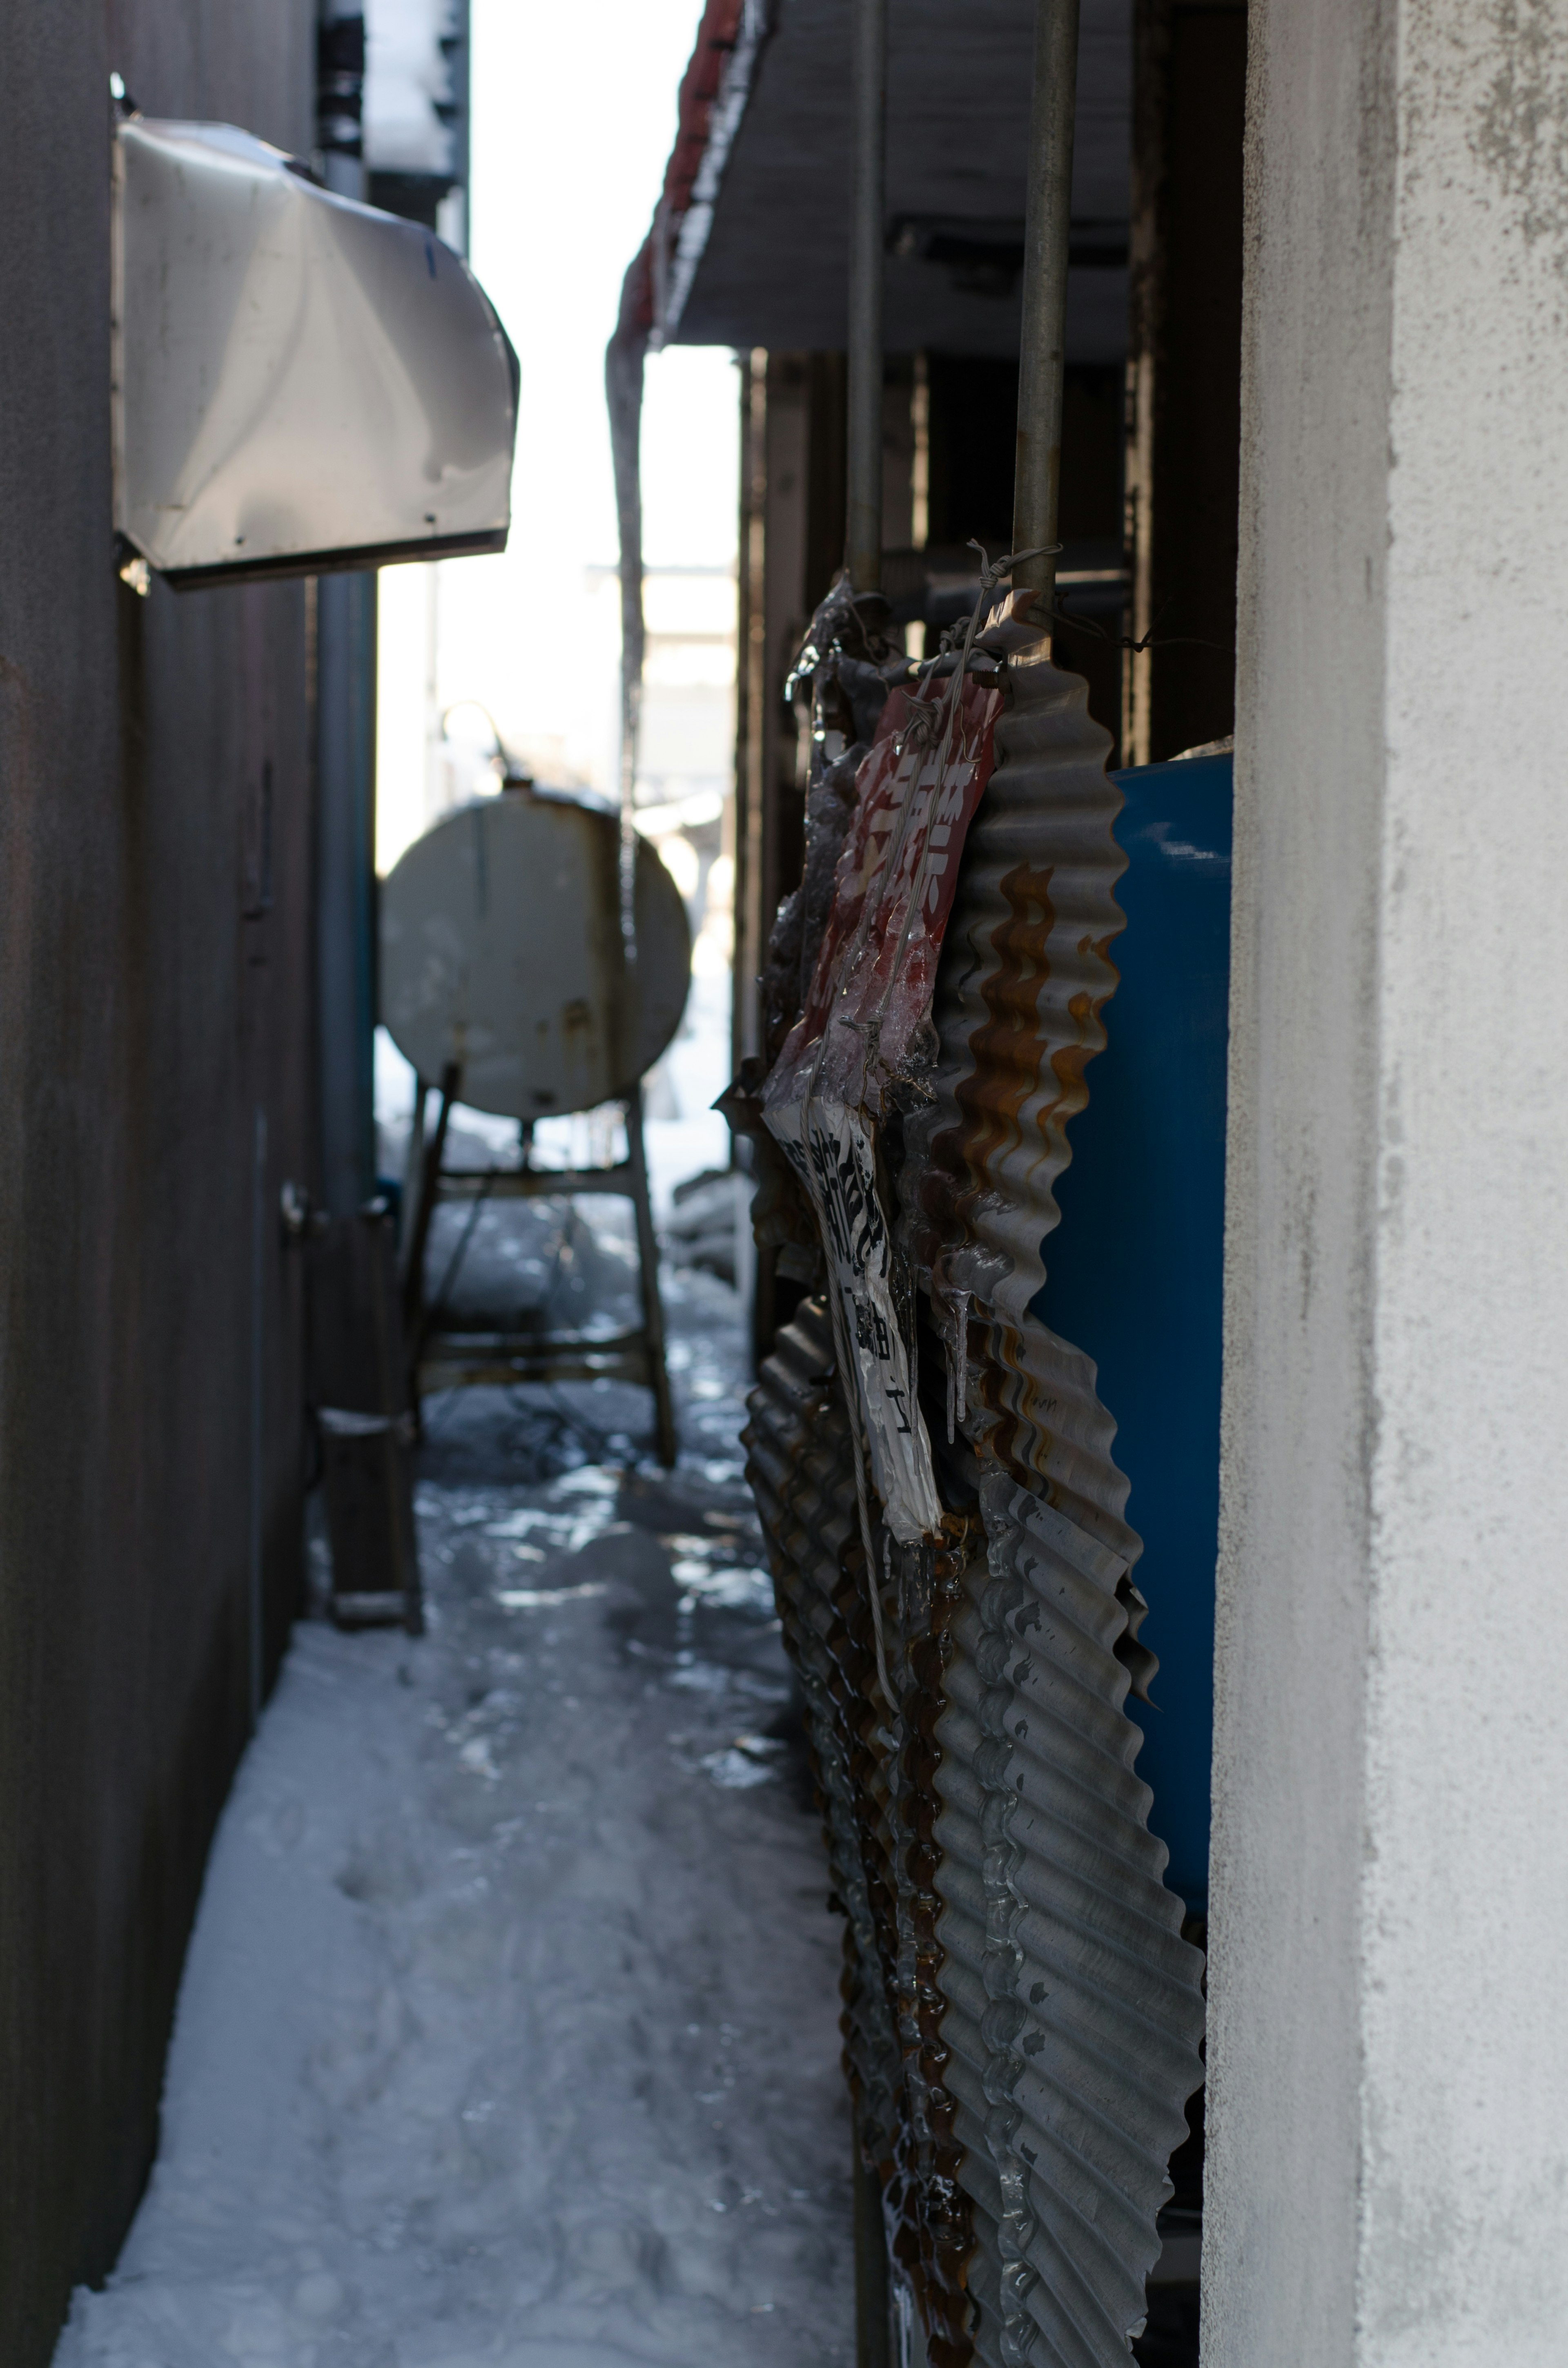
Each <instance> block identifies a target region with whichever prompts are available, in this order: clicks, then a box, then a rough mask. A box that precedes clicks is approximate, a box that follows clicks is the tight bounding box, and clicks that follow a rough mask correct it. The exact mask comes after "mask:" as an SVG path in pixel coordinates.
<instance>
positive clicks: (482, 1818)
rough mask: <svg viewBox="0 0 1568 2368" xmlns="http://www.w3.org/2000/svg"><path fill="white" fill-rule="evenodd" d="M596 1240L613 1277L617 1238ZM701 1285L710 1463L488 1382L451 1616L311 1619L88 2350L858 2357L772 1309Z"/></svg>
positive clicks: (225, 1873)
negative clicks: (786, 1643)
mask: <svg viewBox="0 0 1568 2368" xmlns="http://www.w3.org/2000/svg"><path fill="white" fill-rule="evenodd" d="M568 1222H569V1224H570V1223H571V1221H568ZM572 1233H573V1236H574V1239H573V1247H574V1254H575V1261H576V1263H577V1265H578V1266H579V1269H581V1268H583V1267H585V1268H586V1269H587V1272H586V1274H585V1276H580V1277H578V1278H574V1279H583V1280H585V1281H586V1283H587V1284H588V1286H589V1288H595V1287H596V1286H598V1285H604V1286H605V1287H606V1291H607V1295H608V1294H609V1293H612V1292H613V1289H614V1287H615V1285H616V1282H617V1281H618V1273H617V1265H618V1261H617V1256H616V1253H617V1247H618V1246H617V1244H616V1242H615V1240H614V1238H613V1236H612V1237H611V1238H610V1239H609V1240H608V1243H607V1244H604V1245H601V1244H600V1243H598V1242H597V1241H596V1239H595V1238H594V1237H593V1236H592V1235H588V1234H587V1232H586V1229H585V1227H583V1226H581V1225H578V1224H573V1225H572ZM505 1244H506V1236H505V1235H503V1234H502V1232H501V1230H500V1229H499V1228H498V1229H497V1230H496V1234H495V1236H494V1239H493V1240H492V1242H491V1243H490V1249H491V1254H492V1256H493V1257H494V1255H496V1254H497V1252H498V1249H499V1248H500V1247H504V1246H505ZM512 1247H513V1248H514V1250H516V1248H517V1245H516V1243H515V1242H514V1243H513V1244H512ZM665 1294H666V1300H667V1304H668V1306H669V1312H670V1319H671V1325H672V1333H673V1338H672V1343H671V1364H672V1367H673V1369H674V1374H675V1380H676V1391H677V1395H678V1400H679V1404H680V1412H681V1422H682V1432H683V1440H684V1442H685V1452H684V1453H683V1456H682V1459H681V1463H680V1465H679V1467H678V1469H677V1470H676V1471H675V1472H674V1473H670V1474H664V1473H658V1474H657V1476H655V1477H649V1476H647V1473H648V1470H649V1469H655V1470H656V1467H644V1468H642V1469H639V1468H633V1467H632V1466H631V1465H629V1463H627V1462H626V1461H625V1460H624V1458H625V1447H626V1443H627V1442H626V1440H625V1438H624V1437H620V1438H619V1439H616V1430H617V1426H618V1425H619V1423H621V1422H625V1423H626V1424H627V1425H628V1426H633V1425H642V1423H644V1422H645V1420H646V1401H645V1397H644V1396H643V1394H642V1393H640V1392H635V1391H624V1392H617V1391H615V1390H605V1391H595V1390H594V1389H593V1388H591V1387H586V1386H582V1387H574V1388H562V1389H561V1390H559V1391H558V1392H555V1393H553V1394H551V1395H550V1396H548V1397H544V1396H541V1395H540V1394H537V1393H534V1394H530V1402H529V1403H528V1404H527V1405H526V1406H525V1405H524V1404H523V1403H522V1402H521V1399H520V1396H514V1397H511V1398H508V1397H507V1396H506V1395H503V1394H502V1393H499V1392H493V1391H471V1392H466V1393H455V1394H452V1395H450V1396H449V1397H447V1398H445V1399H442V1400H438V1401H437V1402H436V1403H435V1405H434V1406H433V1407H432V1409H431V1414H430V1422H429V1437H428V1442H427V1445H426V1448H425V1450H424V1452H423V1456H422V1464H421V1476H420V1480H419V1485H418V1493H417V1498H416V1508H417V1514H418V1520H419V1528H420V1543H421V1549H422V1558H423V1562H424V1568H425V1576H426V1587H427V1589H428V1620H429V1627H428V1633H427V1634H426V1635H425V1637H423V1638H422V1639H419V1640H417V1641H411V1640H410V1639H409V1638H407V1637H405V1636H403V1635H401V1634H395V1633H391V1632H387V1631H384V1630H382V1631H377V1632H374V1633H368V1634H358V1635H346V1634H339V1633H337V1632H335V1630H334V1629H332V1628H331V1627H330V1626H329V1625H327V1624H326V1623H325V1622H322V1621H311V1622H304V1623H302V1624H301V1627H300V1628H299V1629H298V1630H297V1632H296V1641H295V1643H294V1645H293V1647H292V1650H291V1652H290V1656H289V1659H288V1662H287V1664H286V1666H285V1668H284V1671H283V1675H282V1678H281V1680H280V1682H279V1684H278V1690H277V1692H276V1694H275V1695H274V1697H273V1700H272V1702H271V1703H270V1704H269V1706H268V1708H267V1712H266V1713H265V1715H264V1718H263V1721H262V1725H261V1729H260V1732H259V1734H258V1736H257V1737H256V1742H255V1744H254V1745H253V1747H252V1748H251V1751H250V1753H249V1756H248V1757H247V1759H246V1760H245V1762H244V1766H243V1768H242V1770H241V1772H240V1777H239V1781H238V1783H237V1785H236V1788H235V1791H234V1793H233V1798H232V1800H231V1802H230V1804H229V1806H228V1809H227V1811H226V1813H225V1816H224V1819H223V1822H222V1827H221V1829H220V1834H219V1839H218V1843H217V1846H216V1850H215V1851H214V1855H213V1858H212V1861H211V1866H210V1873H209V1876H208V1883H207V1888H206V1892H205V1895H204V1898H203V1903H202V1908H201V1913H200V1917H199V1922H198V1925H197V1930H196V1936H195V1941H194V1943H193V1945H192V1949H191V1952H190V1956H189V1960H188V1964H187V1971H186V1976H185V1983H184V1987H183V1990H182V1994H181V1999H180V2007H179V2014H178V2020H177V2024H176V2035H175V2042H174V2049H173V2055H172V2058H171V2062H170V2068H169V2077H168V2087H167V2093H166V2103H165V2119H164V2145H163V2152H162V2154H161V2157H160V2159H159V2162H158V2165H157V2168H156V2170H155V2172H154V2174H153V2181H152V2184H151V2187H150V2190H149V2192H148V2194H147V2197H146V2200H145V2202H144V2203H143V2204H142V2210H141V2213H140V2215H139V2217H138V2219H137V2221H136V2224H135V2226H134V2228H133V2230H132V2233H131V2238H130V2240H129V2242H128V2244H127V2246H126V2248H125V2251H124V2254H123V2256H122V2259H121V2260H120V2263H119V2268H118V2270H117V2271H116V2272H115V2274H114V2276H113V2278H112V2279H111V2281H110V2283H109V2284H108V2288H107V2290H106V2291H105V2292H104V2293H102V2294H78V2296H77V2299H76V2304H75V2307H74V2314H73V2317H72V2320H71V2324H70V2328H69V2329H68V2331H67V2333H66V2335H65V2337H64V2339H63V2340H62V2346H61V2350H60V2352H59V2354H58V2363H59V2368H229V2363H230V2362H235V2363H243V2368H393V2363H395V2368H437V2363H439V2368H481V2363H488V2362H494V2361H500V2360H505V2361H506V2362H526V2361H528V2360H530V2359H533V2358H535V2357H536V2356H537V2357H538V2358H539V2359H540V2360H541V2361H544V2360H548V2361H549V2362H550V2368H622V2363H628V2362H661V2363H663V2362H670V2363H672V2368H674V2363H676V2362H679V2363H681V2368H710V2363H711V2368H730V2363H733V2362H738V2361H744V2362H747V2363H748V2368H749V2363H756V2368H774V2363H778V2368H784V2364H785V2363H790V2368H794V2363H797V2362H804V2361H807V2360H810V2361H812V2362H822V2363H824V2368H831V2363H834V2362H839V2361H844V2360H847V2359H848V2357H849V2356H850V2351H849V2346H850V2343H851V2340H852V2337H851V2328H852V2305H851V2292H852V2283H853V2271H852V2262H851V2259H850V2247H849V2222H850V2214H849V2202H848V2194H849V2162H850V2138H849V2121H848V2111H847V2102H846V2098H845V2096H844V2094H843V2083H842V2079H841V2077H840V2074H839V2069H838V2046H839V2042H838V2031H837V2010H838V1999H837V1975H838V1964H839V1950H840V1936H841V1930H842V1928H841V1924H840V1921H839V1918H837V1917H836V1916H834V1915H832V1914H830V1913H829V1912H828V1909H827V1907H826V1900H825V1889H826V1876H825V1872H824V1864H823V1859H822V1850H821V1842H820V1838H819V1832H818V1827H817V1822H816V1817H815V1814H814V1812H813V1810H812V1806H811V1795H810V1779H809V1775H808V1774H807V1771H806V1768H805V1760H804V1752H803V1746H802V1743H801V1727H800V1722H799V1717H798V1715H797V1713H796V1712H795V1710H794V1708H793V1706H792V1702H791V1691H790V1675H789V1670H788V1665H787V1663H786V1661H785V1658H784V1655H783V1651H782V1648H781V1646H780V1644H779V1642H778V1627H777V1622H776V1621H775V1619H774V1617H773V1608H772V1590H771V1586H770V1583H769V1581H768V1579H767V1574H766V1572H765V1571H763V1570H762V1569H761V1568H760V1567H759V1564H760V1561H761V1549H760V1540H759V1537H758V1534H757V1531H756V1522H755V1516H754V1514H753V1512H752V1509H751V1505H750V1501H749V1498H748V1497H747V1495H746V1493H745V1490H744V1485H743V1482H742V1476H741V1452H740V1449H739V1446H738V1444H737V1433H738V1430H739V1428H740V1425H741V1422H742V1420H743V1418H744V1416H743V1409H742V1406H741V1392H742V1388H743V1381H742V1344H741V1337H740V1329H739V1317H738V1308H737V1302H736V1299H735V1295H734V1293H733V1292H732V1291H731V1290H729V1288H728V1287H727V1286H726V1285H725V1284H723V1283H722V1282H721V1281H717V1280H716V1279H715V1278H713V1277H711V1276H709V1275H707V1274H703V1273H688V1274H685V1275H680V1274H671V1273H666V1277H665ZM611 1304H613V1301H611ZM622 1401H624V1404H623V1403H622ZM607 1433H608V1438H607ZM610 1440H615V1444H613V1445H612V1444H611V1443H610Z"/></svg>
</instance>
